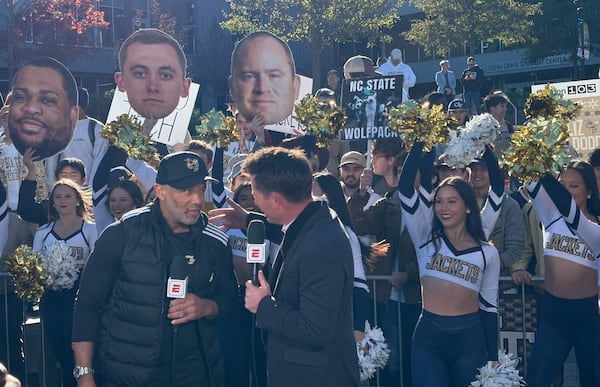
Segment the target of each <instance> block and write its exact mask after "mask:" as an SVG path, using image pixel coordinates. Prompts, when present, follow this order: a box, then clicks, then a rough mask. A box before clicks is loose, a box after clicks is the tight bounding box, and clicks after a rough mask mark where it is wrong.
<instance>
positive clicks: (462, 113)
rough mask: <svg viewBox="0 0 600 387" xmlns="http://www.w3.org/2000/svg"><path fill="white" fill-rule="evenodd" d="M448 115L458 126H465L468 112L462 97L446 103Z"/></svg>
mask: <svg viewBox="0 0 600 387" xmlns="http://www.w3.org/2000/svg"><path fill="white" fill-rule="evenodd" d="M448 115H449V116H450V117H452V118H454V119H455V120H456V121H457V122H458V126H459V127H463V128H464V126H465V124H466V123H467V121H469V112H468V111H467V105H465V102H464V101H463V100H462V99H454V100H452V101H450V103H449V104H448Z"/></svg>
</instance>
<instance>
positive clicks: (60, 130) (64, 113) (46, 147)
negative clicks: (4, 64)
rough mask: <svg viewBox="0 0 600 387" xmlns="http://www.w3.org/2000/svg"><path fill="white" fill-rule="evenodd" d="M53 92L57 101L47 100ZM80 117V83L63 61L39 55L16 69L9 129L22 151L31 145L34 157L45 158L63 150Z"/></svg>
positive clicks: (16, 144)
mask: <svg viewBox="0 0 600 387" xmlns="http://www.w3.org/2000/svg"><path fill="white" fill-rule="evenodd" d="M50 96H52V101H53V102H54V103H44V101H46V100H47V99H48V98H49V97H50ZM77 117H78V107H77V84H76V83H75V79H74V78H73V75H72V74H71V72H70V71H69V69H67V68H66V67H65V66H64V65H63V64H62V63H60V62H59V61H57V60H56V59H54V58H48V57H39V58H34V59H31V60H29V61H27V62H25V64H24V65H23V66H21V68H19V70H17V72H16V73H15V75H14V77H13V80H12V97H11V101H10V107H9V114H8V130H9V131H10V138H11V139H12V141H13V143H14V144H15V147H16V148H17V150H18V151H19V153H21V154H22V155H24V154H25V151H27V149H28V148H32V149H33V150H34V151H35V157H37V159H38V160H44V159H46V158H48V157H50V156H53V155H55V154H57V153H58V152H60V151H62V150H63V149H65V148H66V147H67V145H69V143H70V142H71V139H72V138H73V131H74V130H75V125H76V123H77ZM34 128H35V129H34Z"/></svg>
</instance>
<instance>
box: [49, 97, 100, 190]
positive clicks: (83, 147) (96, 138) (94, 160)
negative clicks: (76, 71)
mask: <svg viewBox="0 0 600 387" xmlns="http://www.w3.org/2000/svg"><path fill="white" fill-rule="evenodd" d="M77 95H78V96H79V99H78V102H77V106H78V107H79V115H78V120H77V123H76V125H75V131H74V132H73V139H72V140H71V142H70V143H69V145H67V147H66V148H65V150H63V151H62V152H60V153H59V154H57V155H55V156H52V157H51V158H49V159H47V160H46V171H47V172H46V175H47V178H48V184H49V185H52V184H54V179H53V173H54V170H55V169H56V166H57V165H58V163H59V162H60V160H62V159H64V158H66V157H75V158H78V159H79V160H81V161H82V162H83V165H85V170H86V171H87V175H88V180H89V181H93V178H94V175H95V173H96V168H97V167H98V163H99V162H100V160H102V157H103V156H104V153H105V152H106V149H107V148H108V146H109V144H108V140H107V139H105V138H104V137H102V136H101V135H100V130H101V129H102V127H103V126H104V124H103V123H102V122H100V121H98V120H96V119H94V118H91V117H88V115H87V113H86V111H87V109H88V106H89V102H90V94H89V92H88V90H87V89H86V88H85V87H78V88H77Z"/></svg>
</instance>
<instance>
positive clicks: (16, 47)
mask: <svg viewBox="0 0 600 387" xmlns="http://www.w3.org/2000/svg"><path fill="white" fill-rule="evenodd" d="M5 3H6V7H7V8H6V13H5V17H6V20H4V21H3V23H0V25H4V26H6V27H5V28H6V30H5V31H4V33H5V34H6V35H5V36H6V37H7V38H6V40H4V41H2V42H1V43H0V44H1V46H0V52H1V53H2V55H4V56H5V58H6V61H7V63H8V68H9V71H12V70H13V69H14V64H15V63H19V62H21V61H23V60H25V59H27V58H30V57H32V56H52V57H54V58H56V59H58V60H60V61H62V62H64V63H68V62H69V61H71V60H73V59H75V58H79V57H89V56H92V55H94V53H95V48H96V36H95V30H99V29H105V28H108V22H106V21H105V20H104V12H101V11H97V10H96V8H95V5H96V1H94V0H29V1H23V0H21V1H18V0H8V1H6V2H5Z"/></svg>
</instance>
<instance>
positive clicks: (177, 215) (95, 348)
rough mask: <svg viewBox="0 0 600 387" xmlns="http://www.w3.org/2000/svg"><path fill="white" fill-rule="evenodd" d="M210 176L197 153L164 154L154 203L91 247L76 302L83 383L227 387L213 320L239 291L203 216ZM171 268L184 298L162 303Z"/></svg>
mask: <svg viewBox="0 0 600 387" xmlns="http://www.w3.org/2000/svg"><path fill="white" fill-rule="evenodd" d="M207 179H211V178H210V177H208V170H207V169H206V166H205V164H204V162H203V161H202V159H201V158H200V156H199V155H197V154H196V153H193V152H176V153H171V154H169V155H167V156H165V157H164V158H163V159H162V160H161V161H160V164H159V166H158V174H157V177H156V184H155V186H154V189H155V191H156V196H157V198H156V199H155V201H154V202H153V203H151V204H149V205H148V206H146V207H143V208H140V209H138V210H136V211H133V212H131V213H129V214H127V215H126V216H124V217H122V218H121V221H120V222H116V223H113V224H112V225H110V226H109V227H108V228H107V229H106V230H104V232H103V233H102V235H101V236H100V238H99V239H98V241H97V242H96V246H95V249H94V251H93V253H92V255H91V256H90V259H89V261H88V263H87V265H86V267H85V270H84V271H83V274H82V278H81V284H80V288H79V294H78V298H77V302H76V304H75V313H74V322H73V350H74V353H75V362H76V367H75V371H74V372H75V374H76V375H77V376H76V377H77V379H78V382H79V385H80V386H82V385H90V386H94V385H96V384H95V383H96V381H95V380H94V379H96V380H98V384H99V385H104V384H103V383H107V384H108V385H128V386H139V387H142V386H167V385H171V386H189V385H208V384H213V385H217V386H220V385H222V384H223V383H224V370H223V364H222V359H221V355H220V351H219V344H218V340H217V337H218V336H217V331H216V326H217V324H216V318H217V317H219V318H224V317H225V316H227V315H228V313H229V312H230V311H231V309H232V307H233V305H234V304H235V300H236V294H237V286H236V281H235V276H234V274H233V264H232V256H231V249H230V248H228V246H227V236H226V235H225V234H224V233H223V232H221V231H219V230H218V229H217V228H216V227H215V226H213V225H211V224H208V219H207V217H206V215H205V214H204V213H203V212H201V207H202V203H203V201H204V191H205V190H206V180H207ZM176 261H184V262H182V263H183V264H184V266H185V267H186V269H185V271H186V273H185V274H187V277H188V281H187V292H183V294H181V295H182V296H185V297H184V298H172V299H169V298H166V297H165V284H166V283H167V277H169V276H170V275H171V274H173V275H176V274H177V273H175V272H172V271H171V270H170V269H168V268H171V267H174V268H177V262H176ZM173 262H175V264H173V265H172V263H173ZM177 275H179V276H181V275H182V274H181V273H179V274H177ZM175 278H177V277H175ZM108 306H110V307H108ZM174 328H176V329H174ZM157 338H159V339H157ZM96 365H97V366H98V367H100V369H99V370H98V372H97V373H94V367H95V366H96Z"/></svg>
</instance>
